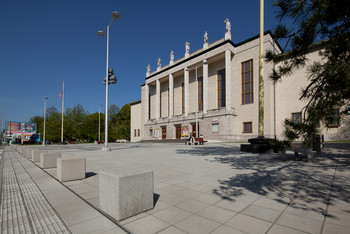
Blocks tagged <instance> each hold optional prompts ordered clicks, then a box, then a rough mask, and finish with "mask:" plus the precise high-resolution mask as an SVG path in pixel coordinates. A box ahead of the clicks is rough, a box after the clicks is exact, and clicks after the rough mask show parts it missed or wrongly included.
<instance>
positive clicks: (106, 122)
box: [97, 11, 121, 151]
mask: <svg viewBox="0 0 350 234" xmlns="http://www.w3.org/2000/svg"><path fill="white" fill-rule="evenodd" d="M112 17H113V19H112V20H111V22H110V23H109V24H108V25H107V27H106V28H105V29H104V30H102V31H98V32H97V34H98V35H100V36H105V32H106V31H107V59H106V60H107V62H106V115H105V144H104V147H103V148H102V151H110V150H111V149H110V148H108V85H109V83H110V82H109V76H108V53H109V26H111V24H112V23H113V21H114V20H116V19H120V18H121V15H120V14H119V13H118V12H116V11H114V12H113V13H112Z"/></svg>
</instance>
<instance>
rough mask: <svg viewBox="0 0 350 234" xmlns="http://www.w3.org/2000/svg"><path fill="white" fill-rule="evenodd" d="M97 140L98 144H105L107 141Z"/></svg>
mask: <svg viewBox="0 0 350 234" xmlns="http://www.w3.org/2000/svg"><path fill="white" fill-rule="evenodd" d="M96 142H97V144H103V143H105V142H104V141H96Z"/></svg>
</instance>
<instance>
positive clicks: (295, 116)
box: [292, 112, 301, 124]
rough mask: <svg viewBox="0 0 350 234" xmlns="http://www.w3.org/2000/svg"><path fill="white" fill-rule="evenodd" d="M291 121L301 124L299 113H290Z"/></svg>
mask: <svg viewBox="0 0 350 234" xmlns="http://www.w3.org/2000/svg"><path fill="white" fill-rule="evenodd" d="M292 121H293V122H294V123H297V124H301V112H296V113H292Z"/></svg>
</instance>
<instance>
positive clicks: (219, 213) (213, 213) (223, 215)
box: [197, 206, 237, 224]
mask: <svg viewBox="0 0 350 234" xmlns="http://www.w3.org/2000/svg"><path fill="white" fill-rule="evenodd" d="M236 214H237V212H234V211H231V210H226V209H223V208H221V207H217V206H210V207H208V208H206V209H204V210H202V211H201V212H199V213H197V215H200V216H202V217H204V218H207V219H210V220H212V221H215V222H217V223H221V224H222V223H225V222H226V221H227V220H229V219H231V218H232V217H233V216H235V215H236Z"/></svg>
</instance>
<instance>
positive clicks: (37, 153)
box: [32, 149, 48, 162]
mask: <svg viewBox="0 0 350 234" xmlns="http://www.w3.org/2000/svg"><path fill="white" fill-rule="evenodd" d="M47 152H48V151H47V150H38V149H36V150H33V151H32V161H33V162H39V161H40V153H47Z"/></svg>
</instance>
